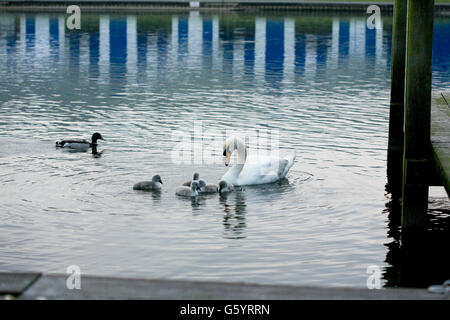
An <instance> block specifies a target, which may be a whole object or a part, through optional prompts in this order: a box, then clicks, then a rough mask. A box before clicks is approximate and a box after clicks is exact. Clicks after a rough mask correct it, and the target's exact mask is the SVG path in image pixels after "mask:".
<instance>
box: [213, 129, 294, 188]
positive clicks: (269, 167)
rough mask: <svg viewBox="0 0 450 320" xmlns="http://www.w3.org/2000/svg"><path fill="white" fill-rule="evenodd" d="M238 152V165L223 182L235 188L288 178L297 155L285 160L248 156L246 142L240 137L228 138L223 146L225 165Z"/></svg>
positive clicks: (232, 168) (224, 177)
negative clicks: (287, 175)
mask: <svg viewBox="0 0 450 320" xmlns="http://www.w3.org/2000/svg"><path fill="white" fill-rule="evenodd" d="M235 150H237V153H238V156H237V163H236V164H234V165H233V167H231V168H230V169H228V171H227V172H226V173H225V174H224V176H223V177H222V179H221V180H224V181H226V182H228V183H232V184H233V185H235V186H242V185H251V184H263V183H272V182H275V181H278V180H280V179H282V178H284V177H285V176H286V174H287V173H288V171H289V169H290V168H291V167H292V165H293V164H294V160H295V155H294V154H292V155H289V156H287V157H285V158H279V157H275V156H252V155H250V156H247V149H246V146H245V143H244V141H242V140H241V139H239V138H238V137H235V136H232V137H230V138H228V139H227V140H226V141H225V143H224V145H223V155H224V157H226V158H225V165H226V166H228V164H229V163H230V158H231V154H232V153H233V152H234V151H235Z"/></svg>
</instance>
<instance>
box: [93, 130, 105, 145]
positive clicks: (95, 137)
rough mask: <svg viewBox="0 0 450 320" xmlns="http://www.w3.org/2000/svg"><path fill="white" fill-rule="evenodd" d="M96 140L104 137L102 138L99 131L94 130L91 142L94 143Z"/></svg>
mask: <svg viewBox="0 0 450 320" xmlns="http://www.w3.org/2000/svg"><path fill="white" fill-rule="evenodd" d="M97 140H105V139H103V137H102V135H101V134H100V133H98V132H96V133H94V134H93V135H92V143H94V144H96V143H97Z"/></svg>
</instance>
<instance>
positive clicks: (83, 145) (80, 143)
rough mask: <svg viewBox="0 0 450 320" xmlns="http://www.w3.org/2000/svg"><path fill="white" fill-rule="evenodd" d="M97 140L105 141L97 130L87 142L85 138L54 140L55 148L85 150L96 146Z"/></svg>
mask: <svg viewBox="0 0 450 320" xmlns="http://www.w3.org/2000/svg"><path fill="white" fill-rule="evenodd" d="M97 140H103V141H106V140H105V139H104V138H103V137H102V135H101V134H100V133H98V132H96V133H94V134H93V135H92V138H91V141H92V142H89V141H87V140H85V139H78V140H77V139H74V140H60V141H56V147H57V148H69V149H74V150H80V151H87V150H88V149H89V148H92V147H96V146H97Z"/></svg>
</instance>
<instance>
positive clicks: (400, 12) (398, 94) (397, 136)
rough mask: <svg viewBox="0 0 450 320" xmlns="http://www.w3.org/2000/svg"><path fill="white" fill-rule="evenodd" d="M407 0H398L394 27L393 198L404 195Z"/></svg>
mask: <svg viewBox="0 0 450 320" xmlns="http://www.w3.org/2000/svg"><path fill="white" fill-rule="evenodd" d="M406 9H407V1H406V0H395V4H394V26H393V30H392V62H391V103H390V108H389V141H388V153H387V177H388V192H390V193H391V194H392V196H393V198H395V199H398V198H400V197H401V195H402V180H403V178H402V174H403V139H404V137H403V118H404V93H405V53H406Z"/></svg>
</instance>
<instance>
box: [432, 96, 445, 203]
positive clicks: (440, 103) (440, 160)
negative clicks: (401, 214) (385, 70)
mask: <svg viewBox="0 0 450 320" xmlns="http://www.w3.org/2000/svg"><path fill="white" fill-rule="evenodd" d="M442 94H443V95H444V97H445V99H446V100H447V102H449V103H450V93H448V92H447V93H442ZM430 140H431V147H432V157H433V160H434V165H435V168H436V171H437V173H438V175H439V177H440V180H441V182H442V185H443V186H444V187H445V190H446V191H447V195H449V196H450V180H449V178H450V106H448V105H447V103H446V102H445V100H444V98H443V97H442V95H441V93H437V92H433V96H432V99H431V137H430Z"/></svg>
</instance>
